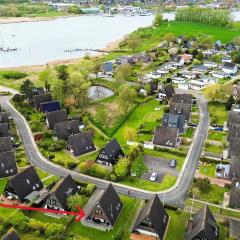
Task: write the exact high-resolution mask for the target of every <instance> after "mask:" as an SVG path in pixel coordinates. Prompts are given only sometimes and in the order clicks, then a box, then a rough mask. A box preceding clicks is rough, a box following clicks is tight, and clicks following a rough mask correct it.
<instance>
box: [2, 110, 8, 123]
mask: <svg viewBox="0 0 240 240" xmlns="http://www.w3.org/2000/svg"><path fill="white" fill-rule="evenodd" d="M8 122H9V120H8V114H7V113H6V112H0V123H8Z"/></svg>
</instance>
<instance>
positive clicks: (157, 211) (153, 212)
mask: <svg viewBox="0 0 240 240" xmlns="http://www.w3.org/2000/svg"><path fill="white" fill-rule="evenodd" d="M168 224H169V216H168V214H167V212H166V211H165V209H164V207H163V204H162V203H161V201H160V200H159V197H158V196H157V194H156V195H154V197H153V198H152V199H151V200H149V201H148V203H146V204H145V206H144V207H143V208H142V210H141V211H140V213H139V215H138V217H137V220H136V222H135V224H134V226H133V230H132V234H131V236H130V239H132V240H134V239H149V240H150V239H152V240H154V239H159V240H163V239H164V237H165V235H166V233H167V227H168Z"/></svg>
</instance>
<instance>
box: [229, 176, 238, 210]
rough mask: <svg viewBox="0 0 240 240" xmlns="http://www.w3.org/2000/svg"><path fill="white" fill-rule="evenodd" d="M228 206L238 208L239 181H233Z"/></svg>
mask: <svg viewBox="0 0 240 240" xmlns="http://www.w3.org/2000/svg"><path fill="white" fill-rule="evenodd" d="M229 206H230V207H232V208H240V181H239V180H237V179H233V181H232V185H231V191H230V199H229Z"/></svg>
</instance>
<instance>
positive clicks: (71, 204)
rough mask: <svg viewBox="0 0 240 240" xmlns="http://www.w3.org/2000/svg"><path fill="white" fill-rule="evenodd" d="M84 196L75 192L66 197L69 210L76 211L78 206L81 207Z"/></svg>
mask: <svg viewBox="0 0 240 240" xmlns="http://www.w3.org/2000/svg"><path fill="white" fill-rule="evenodd" d="M85 203H86V198H85V197H84V196H83V195H79V194H75V195H72V196H70V197H68V198H67V206H68V208H69V209H70V210H71V211H78V207H81V208H82V207H83V206H84V205H85Z"/></svg>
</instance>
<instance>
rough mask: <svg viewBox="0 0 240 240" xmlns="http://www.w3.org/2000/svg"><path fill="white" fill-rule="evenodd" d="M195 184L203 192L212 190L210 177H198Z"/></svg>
mask: <svg viewBox="0 0 240 240" xmlns="http://www.w3.org/2000/svg"><path fill="white" fill-rule="evenodd" d="M194 186H196V187H197V188H198V189H199V190H200V191H201V192H208V191H209V190H210V187H211V185H210V180H209V179H208V178H198V179H196V180H195V182H194Z"/></svg>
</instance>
